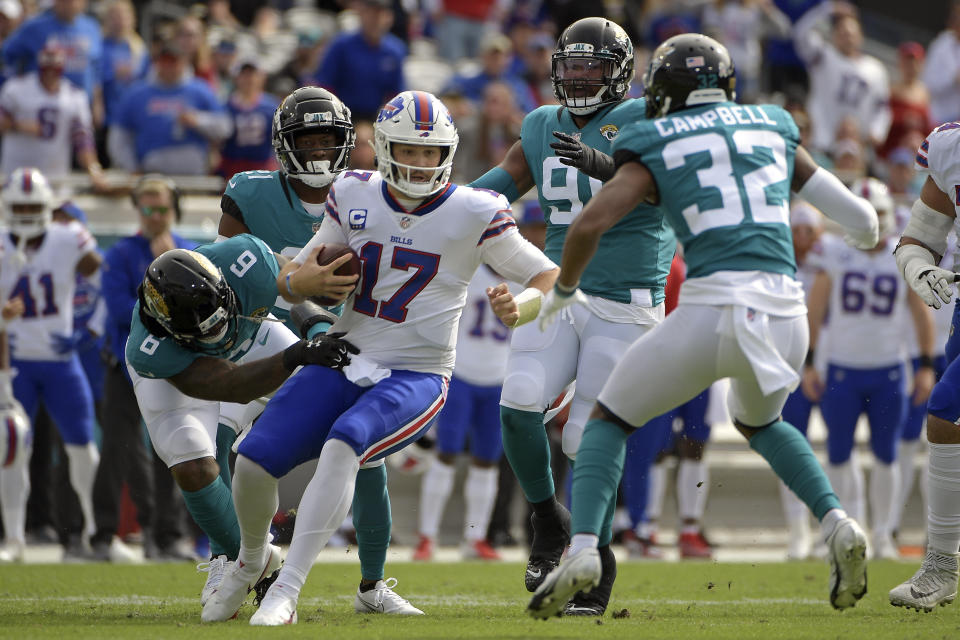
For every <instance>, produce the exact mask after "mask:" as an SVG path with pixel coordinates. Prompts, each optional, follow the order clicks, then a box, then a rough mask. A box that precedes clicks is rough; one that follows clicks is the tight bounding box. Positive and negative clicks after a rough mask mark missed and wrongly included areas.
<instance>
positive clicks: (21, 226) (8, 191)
mask: <svg viewBox="0 0 960 640" xmlns="http://www.w3.org/2000/svg"><path fill="white" fill-rule="evenodd" d="M3 216H4V219H5V221H6V223H7V227H8V228H9V229H10V231H11V232H12V233H14V234H15V235H18V236H20V237H22V238H35V237H37V236H39V235H42V234H43V232H44V231H46V230H47V227H48V226H50V224H51V223H52V222H53V189H51V188H50V183H49V182H47V179H46V178H45V177H44V175H43V174H42V173H40V170H39V169H34V168H33V167H21V168H19V169H15V170H14V171H13V173H11V174H10V177H9V178H7V182H6V184H4V185H3Z"/></svg>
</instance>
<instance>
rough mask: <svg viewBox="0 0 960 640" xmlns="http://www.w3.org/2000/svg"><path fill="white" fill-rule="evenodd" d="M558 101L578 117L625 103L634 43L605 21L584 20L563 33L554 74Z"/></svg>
mask: <svg viewBox="0 0 960 640" xmlns="http://www.w3.org/2000/svg"><path fill="white" fill-rule="evenodd" d="M550 77H551V79H552V81H553V93H554V95H555V96H556V97H557V100H558V101H559V102H560V103H561V104H563V105H564V106H566V107H567V109H569V110H570V113H572V114H574V115H578V116H587V115H590V114H592V113H594V112H596V111H597V110H598V109H599V108H600V107H601V106H603V105H606V104H613V103H615V102H619V101H621V100H623V98H624V96H626V95H627V91H629V89H630V81H631V80H632V79H633V43H631V42H630V37H629V36H628V35H627V32H626V31H624V30H623V28H622V27H621V26H620V25H618V24H617V23H616V22H613V21H612V20H608V19H606V18H583V19H582V20H577V21H576V22H574V23H573V24H571V25H570V26H569V27H567V28H566V29H564V30H563V33H561V34H560V38H559V39H558V40H557V49H556V51H555V52H554V53H553V58H552V66H551V74H550Z"/></svg>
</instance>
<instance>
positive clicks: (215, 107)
mask: <svg viewBox="0 0 960 640" xmlns="http://www.w3.org/2000/svg"><path fill="white" fill-rule="evenodd" d="M116 116H117V117H116V121H115V123H114V125H113V126H112V127H110V130H109V132H108V133H107V150H108V152H109V154H110V159H111V161H112V162H113V164H114V166H117V167H120V168H122V169H126V170H127V171H135V172H156V173H164V174H168V175H169V174H173V175H177V174H180V175H206V174H208V173H209V172H210V167H209V161H210V160H209V158H210V145H211V143H213V144H219V143H220V142H221V141H223V140H224V139H226V138H227V136H229V135H230V130H231V124H230V116H229V115H228V114H227V112H226V109H225V108H224V107H223V105H222V104H221V103H220V102H219V101H218V100H217V97H216V95H215V94H214V93H213V90H212V89H211V88H210V86H209V85H208V84H207V83H206V82H204V81H202V80H199V79H197V78H196V77H194V76H193V75H192V74H191V73H190V72H189V71H188V69H187V59H186V57H185V56H184V54H183V52H182V50H180V49H179V48H178V47H177V46H176V45H175V43H173V42H166V43H163V44H162V45H160V47H159V48H158V50H157V55H156V57H155V58H154V67H153V72H152V76H151V78H150V79H148V80H146V81H144V82H140V83H137V84H135V85H134V86H132V87H130V89H129V90H128V91H127V92H126V93H125V94H124V96H123V99H122V100H121V102H120V105H119V107H118V109H117V113H116Z"/></svg>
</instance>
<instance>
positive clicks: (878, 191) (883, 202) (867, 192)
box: [850, 178, 897, 238]
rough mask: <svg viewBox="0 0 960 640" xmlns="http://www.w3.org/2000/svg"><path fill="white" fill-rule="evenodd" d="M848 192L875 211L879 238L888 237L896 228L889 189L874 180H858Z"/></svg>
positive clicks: (893, 207)
mask: <svg viewBox="0 0 960 640" xmlns="http://www.w3.org/2000/svg"><path fill="white" fill-rule="evenodd" d="M850 191H852V192H853V193H855V194H856V195H858V196H860V197H861V198H864V199H865V200H866V201H867V202H869V203H870V204H872V205H873V208H874V209H876V210H877V218H878V219H879V221H880V237H881V238H883V237H884V236H888V235H890V234H891V233H893V232H894V231H895V230H896V228H897V220H896V215H895V212H894V210H895V206H894V202H893V197H892V196H891V195H890V189H888V188H887V185H885V184H883V183H882V182H880V181H879V180H877V179H876V178H859V179H857V180H856V181H854V183H853V184H852V185H850Z"/></svg>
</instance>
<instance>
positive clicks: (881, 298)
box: [803, 178, 934, 559]
mask: <svg viewBox="0 0 960 640" xmlns="http://www.w3.org/2000/svg"><path fill="white" fill-rule="evenodd" d="M851 190H852V191H853V192H854V193H857V194H860V195H862V196H863V197H865V198H866V199H867V200H869V201H870V203H871V204H872V205H873V206H874V208H875V209H876V210H877V214H878V216H879V218H880V235H881V240H880V242H879V244H878V245H877V246H876V248H874V249H868V250H866V251H861V250H859V249H855V248H853V247H850V246H847V245H846V244H844V243H840V242H835V243H829V244H826V245H825V247H824V253H823V255H821V256H820V259H819V261H818V262H819V268H820V271H819V272H818V273H817V275H816V279H815V280H814V282H813V286H812V288H811V291H810V296H809V299H808V301H807V304H808V308H809V319H810V352H811V353H813V352H815V350H816V348H817V345H818V338H819V334H820V328H821V326H822V325H823V321H824V318H825V316H826V313H827V309H828V308H829V309H830V331H831V338H832V339H831V341H830V351H829V354H828V355H827V376H826V381H822V380H821V378H820V373H819V372H818V371H817V369H816V367H814V366H813V363H812V359H813V358H812V357H810V356H808V361H809V362H810V364H808V365H807V366H805V367H804V371H803V386H804V393H805V394H806V396H807V397H808V398H810V399H811V400H814V401H816V400H819V401H820V413H821V414H822V415H823V420H824V422H825V423H826V425H827V454H828V459H829V464H828V465H827V467H826V471H827V475H828V476H829V477H830V484H831V485H833V487H834V490H835V491H836V493H837V497H839V498H840V502H841V503H842V504H843V505H844V506H845V507H846V508H847V509H850V512H851V513H852V515H853V517H854V518H856V519H857V520H864V517H863V516H864V513H863V512H864V508H863V507H864V500H863V498H862V495H861V494H862V492H863V482H862V479H861V478H860V476H859V471H858V470H857V469H855V466H856V465H857V461H856V459H855V457H854V456H853V438H854V432H855V430H856V426H857V420H858V419H859V417H860V414H861V413H866V414H867V418H868V422H869V424H870V449H871V451H872V452H873V456H874V465H873V471H872V473H871V475H870V515H871V519H872V534H873V553H874V555H875V556H876V557H878V558H883V559H894V558H896V557H898V553H897V549H896V546H895V545H894V543H893V537H892V536H891V533H892V531H893V528H894V526H895V524H896V523H894V522H893V521H892V519H891V518H892V516H893V515H895V514H894V510H893V509H894V505H895V504H896V500H891V496H897V495H899V488H900V468H899V466H898V465H897V451H898V445H899V441H900V432H901V428H902V426H903V421H904V419H905V418H906V415H907V406H908V403H909V396H908V395H907V372H906V356H907V350H906V347H907V343H906V338H905V337H904V334H905V320H906V317H907V314H908V313H909V315H910V316H911V317H912V319H913V326H914V330H915V333H916V336H917V342H918V343H919V345H920V353H921V354H922V355H921V359H922V365H923V366H921V368H920V369H918V371H917V373H916V375H915V376H914V387H915V396H916V397H917V398H918V399H919V400H926V398H927V396H928V395H930V389H932V388H933V383H934V375H933V319H932V317H931V316H930V311H929V309H927V306H926V305H925V304H924V303H923V301H922V300H921V299H920V298H919V297H918V296H917V295H916V294H914V293H913V292H912V291H910V290H909V289H907V288H906V287H904V286H902V285H901V284H900V278H899V277H898V274H897V265H896V260H895V259H894V257H893V255H892V254H891V252H890V247H892V246H893V238H892V237H891V234H892V233H895V232H896V223H895V221H894V211H893V209H894V206H893V198H891V197H890V193H889V191H888V190H887V187H886V185H884V184H883V183H882V182H880V181H879V180H877V179H875V178H866V179H861V180H858V181H857V182H855V183H854V184H853V185H851Z"/></svg>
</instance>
